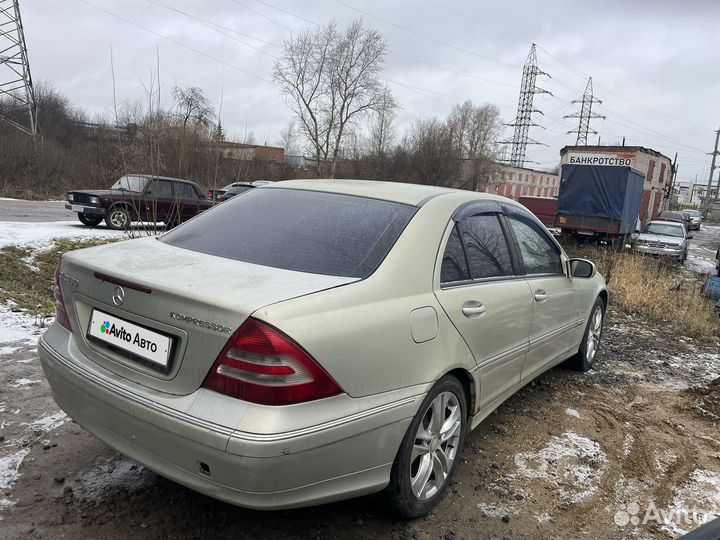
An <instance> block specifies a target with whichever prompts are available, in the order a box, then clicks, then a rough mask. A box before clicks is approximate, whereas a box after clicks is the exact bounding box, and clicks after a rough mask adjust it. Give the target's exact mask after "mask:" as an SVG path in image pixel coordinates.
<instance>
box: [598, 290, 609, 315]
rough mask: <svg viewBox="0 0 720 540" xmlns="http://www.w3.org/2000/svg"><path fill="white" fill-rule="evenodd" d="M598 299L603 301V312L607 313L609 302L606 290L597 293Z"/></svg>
mask: <svg viewBox="0 0 720 540" xmlns="http://www.w3.org/2000/svg"><path fill="white" fill-rule="evenodd" d="M598 298H600V299H601V300H602V301H603V304H605V310H606V311H607V308H608V301H609V300H610V299H609V296H608V292H607V289H602V290H601V291H600V292H599V293H598Z"/></svg>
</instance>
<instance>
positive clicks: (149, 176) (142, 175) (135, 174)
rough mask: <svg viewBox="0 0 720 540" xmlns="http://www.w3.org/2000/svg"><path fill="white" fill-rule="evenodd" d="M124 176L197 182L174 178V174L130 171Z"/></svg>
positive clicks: (188, 182) (189, 181)
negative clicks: (161, 174)
mask: <svg viewBox="0 0 720 540" xmlns="http://www.w3.org/2000/svg"><path fill="white" fill-rule="evenodd" d="M123 176H141V177H142V178H152V179H154V180H172V181H173V182H185V183H187V184H197V182H194V181H193V180H185V179H184V178H173V177H172V176H160V175H158V174H142V173H128V174H124V175H123Z"/></svg>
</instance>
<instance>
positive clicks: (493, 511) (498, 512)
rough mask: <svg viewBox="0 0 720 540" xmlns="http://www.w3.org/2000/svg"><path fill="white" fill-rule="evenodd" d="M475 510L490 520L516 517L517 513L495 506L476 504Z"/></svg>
mask: <svg viewBox="0 0 720 540" xmlns="http://www.w3.org/2000/svg"><path fill="white" fill-rule="evenodd" d="M476 507H477V509H478V510H480V511H481V512H482V513H483V514H485V515H486V516H488V517H491V518H502V517H503V516H509V515H511V514H512V515H517V511H515V510H511V509H510V508H505V507H502V506H496V505H494V504H486V503H477V505H476Z"/></svg>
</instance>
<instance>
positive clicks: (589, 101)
mask: <svg viewBox="0 0 720 540" xmlns="http://www.w3.org/2000/svg"><path fill="white" fill-rule="evenodd" d="M571 103H573V104H574V103H580V112H578V113H575V114H568V115H567V116H563V118H579V119H580V122H579V124H578V128H577V129H574V130H572V131H568V134H570V133H577V141H576V142H575V144H576V145H577V146H587V138H588V133H592V134H593V135H597V131H593V130H592V129H590V119H591V118H602V119H603V120H605V117H604V116H602V115H600V114H594V113H593V112H592V106H593V103H597V104H600V103H602V101H600V100H599V99H597V98H596V97H593V84H592V77H590V78H589V79H588V82H587V86H586V87H585V93H584V94H583V96H582V98H580V99H574V100H572V101H571ZM623 146H624V145H623Z"/></svg>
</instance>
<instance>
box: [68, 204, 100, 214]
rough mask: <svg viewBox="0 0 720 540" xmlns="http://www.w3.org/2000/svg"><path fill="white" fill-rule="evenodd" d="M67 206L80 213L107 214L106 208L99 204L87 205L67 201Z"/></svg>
mask: <svg viewBox="0 0 720 540" xmlns="http://www.w3.org/2000/svg"><path fill="white" fill-rule="evenodd" d="M65 208H67V209H68V210H72V211H73V212H78V213H79V214H87V215H89V216H105V214H106V212H105V209H104V208H101V207H99V206H87V205H84V204H70V203H66V204H65Z"/></svg>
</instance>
